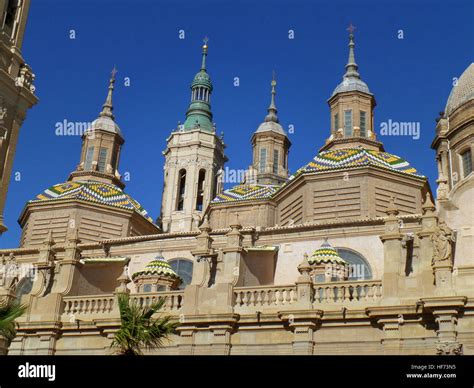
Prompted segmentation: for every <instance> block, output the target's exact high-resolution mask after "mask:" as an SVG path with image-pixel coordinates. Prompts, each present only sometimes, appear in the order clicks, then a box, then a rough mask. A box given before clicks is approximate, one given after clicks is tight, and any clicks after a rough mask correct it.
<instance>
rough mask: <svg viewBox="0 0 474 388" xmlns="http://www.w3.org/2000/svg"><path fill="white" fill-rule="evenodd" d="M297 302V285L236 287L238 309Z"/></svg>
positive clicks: (273, 306)
mask: <svg viewBox="0 0 474 388" xmlns="http://www.w3.org/2000/svg"><path fill="white" fill-rule="evenodd" d="M295 302H296V285H294V284H292V285H287V286H255V287H235V288H234V306H235V309H236V310H244V311H245V310H254V309H257V308H282V307H283V306H288V305H291V304H293V303H295Z"/></svg>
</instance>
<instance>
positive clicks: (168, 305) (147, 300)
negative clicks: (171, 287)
mask: <svg viewBox="0 0 474 388" xmlns="http://www.w3.org/2000/svg"><path fill="white" fill-rule="evenodd" d="M159 298H164V299H165V304H164V305H163V307H162V309H161V310H160V311H167V312H177V311H178V310H180V309H181V307H182V306H183V301H184V291H166V292H154V293H141V294H131V295H130V299H131V300H132V301H135V302H136V303H139V304H140V306H151V305H152V304H153V303H156V302H158V299H159Z"/></svg>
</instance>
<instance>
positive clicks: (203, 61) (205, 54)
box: [201, 36, 209, 71]
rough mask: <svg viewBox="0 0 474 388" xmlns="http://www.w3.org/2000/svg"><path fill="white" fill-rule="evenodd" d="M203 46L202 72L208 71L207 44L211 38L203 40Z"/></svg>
mask: <svg viewBox="0 0 474 388" xmlns="http://www.w3.org/2000/svg"><path fill="white" fill-rule="evenodd" d="M203 42H204V44H203V46H202V63H201V70H202V71H206V57H207V42H209V38H208V37H207V36H205V37H204V39H203Z"/></svg>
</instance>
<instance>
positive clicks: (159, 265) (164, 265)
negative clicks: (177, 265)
mask: <svg viewBox="0 0 474 388" xmlns="http://www.w3.org/2000/svg"><path fill="white" fill-rule="evenodd" d="M148 275H163V276H169V277H171V278H175V279H178V278H179V279H181V278H180V277H179V275H178V274H177V273H176V272H175V271H174V270H173V268H171V266H170V264H169V263H168V262H167V261H166V260H165V259H164V258H163V257H162V256H161V255H158V256H157V257H155V258H154V259H153V260H152V261H150V262H149V263H148V264H147V265H146V267H145V268H144V269H143V270H142V271H138V272H135V273H134V274H133V275H132V279H134V278H136V277H137V276H148Z"/></svg>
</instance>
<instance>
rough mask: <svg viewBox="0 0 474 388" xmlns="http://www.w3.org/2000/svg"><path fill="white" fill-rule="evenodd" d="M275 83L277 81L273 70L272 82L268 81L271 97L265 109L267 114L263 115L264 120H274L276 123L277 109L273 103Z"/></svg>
mask: <svg viewBox="0 0 474 388" xmlns="http://www.w3.org/2000/svg"><path fill="white" fill-rule="evenodd" d="M276 84H277V82H276V79H275V70H273V72H272V82H271V83H270V85H271V86H272V97H271V100H270V106H269V107H268V109H267V111H268V114H267V116H266V117H265V121H274V122H275V123H278V116H277V113H278V110H277V107H276V105H275V95H276V89H275V86H276Z"/></svg>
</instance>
